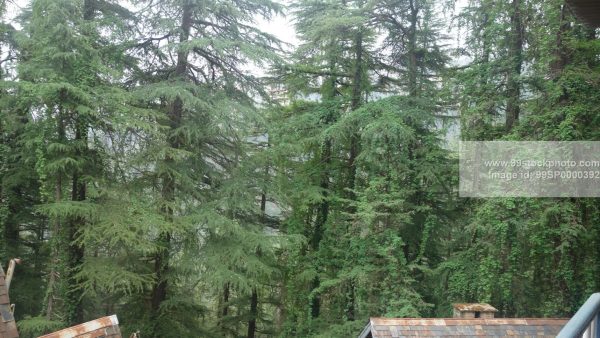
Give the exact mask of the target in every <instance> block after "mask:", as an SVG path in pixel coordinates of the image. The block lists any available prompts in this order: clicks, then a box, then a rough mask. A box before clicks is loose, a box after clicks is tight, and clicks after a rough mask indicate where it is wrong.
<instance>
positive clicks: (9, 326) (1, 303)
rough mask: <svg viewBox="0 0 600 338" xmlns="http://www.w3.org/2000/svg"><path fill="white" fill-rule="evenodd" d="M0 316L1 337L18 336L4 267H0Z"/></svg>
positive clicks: (16, 337)
mask: <svg viewBox="0 0 600 338" xmlns="http://www.w3.org/2000/svg"><path fill="white" fill-rule="evenodd" d="M0 317H1V318H0V337H2V338H18V337H19V332H18V331H17V324H16V323H15V317H14V316H13V314H12V312H11V310H10V300H9V298H8V290H7V289H6V279H5V275H4V269H2V267H0Z"/></svg>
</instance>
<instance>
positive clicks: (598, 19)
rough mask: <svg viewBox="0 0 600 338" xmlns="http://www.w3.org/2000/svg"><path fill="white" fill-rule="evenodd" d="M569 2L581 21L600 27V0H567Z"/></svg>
mask: <svg viewBox="0 0 600 338" xmlns="http://www.w3.org/2000/svg"><path fill="white" fill-rule="evenodd" d="M567 4H568V6H569V8H571V10H572V11H573V12H574V13H575V15H576V16H577V17H578V18H579V19H580V20H581V21H583V22H585V23H587V24H588V25H590V26H592V27H600V1H598V0H567Z"/></svg>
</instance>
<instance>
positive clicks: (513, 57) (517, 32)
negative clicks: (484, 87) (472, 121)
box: [505, 0, 523, 131]
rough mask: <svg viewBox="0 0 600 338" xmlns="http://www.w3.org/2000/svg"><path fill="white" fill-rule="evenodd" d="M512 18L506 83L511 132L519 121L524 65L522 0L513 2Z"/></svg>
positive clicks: (508, 122) (507, 117) (507, 114)
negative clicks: (521, 78)
mask: <svg viewBox="0 0 600 338" xmlns="http://www.w3.org/2000/svg"><path fill="white" fill-rule="evenodd" d="M511 7H512V13H511V17H510V24H511V32H510V43H509V51H508V52H509V54H508V55H509V58H510V68H509V70H508V76H507V83H506V94H507V102H506V123H505V128H506V131H510V130H511V129H512V128H513V127H514V126H515V124H517V123H518V121H519V114H520V106H519V101H520V97H521V84H520V80H519V78H520V77H521V68H522V65H523V23H522V21H521V20H522V18H521V0H513V1H512V3H511Z"/></svg>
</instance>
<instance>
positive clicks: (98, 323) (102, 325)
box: [0, 315, 121, 338]
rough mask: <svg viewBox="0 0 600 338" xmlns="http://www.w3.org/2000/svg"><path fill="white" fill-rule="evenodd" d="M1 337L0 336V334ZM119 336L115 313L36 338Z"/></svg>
mask: <svg viewBox="0 0 600 338" xmlns="http://www.w3.org/2000/svg"><path fill="white" fill-rule="evenodd" d="M0 337H2V336H0ZM100 337H102V338H121V331H120V330H119V320H118V319H117V316H116V315H112V316H108V317H102V318H98V319H96V320H92V321H89V322H86V323H83V324H79V325H75V326H71V327H69V328H66V329H64V330H60V331H56V332H53V333H49V334H47V335H45V336H41V337H38V338H100Z"/></svg>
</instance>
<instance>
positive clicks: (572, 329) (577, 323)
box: [557, 292, 600, 338]
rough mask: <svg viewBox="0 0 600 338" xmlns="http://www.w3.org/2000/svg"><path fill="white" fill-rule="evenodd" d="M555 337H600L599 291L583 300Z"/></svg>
mask: <svg viewBox="0 0 600 338" xmlns="http://www.w3.org/2000/svg"><path fill="white" fill-rule="evenodd" d="M557 337H558V338H600V292H599V293H594V294H592V295H591V296H590V298H588V300H586V301H585V303H584V304H583V305H582V306H581V307H580V308H579V310H577V313H575V315H574V316H573V318H571V320H569V322H567V324H566V325H565V327H563V329H562V330H560V333H559V334H558V336H557Z"/></svg>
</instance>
